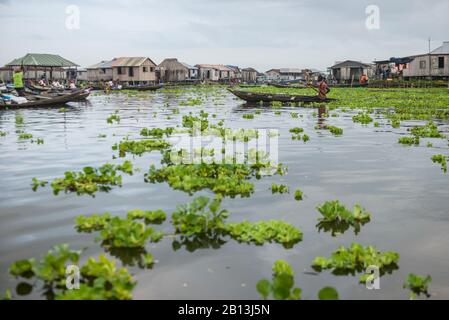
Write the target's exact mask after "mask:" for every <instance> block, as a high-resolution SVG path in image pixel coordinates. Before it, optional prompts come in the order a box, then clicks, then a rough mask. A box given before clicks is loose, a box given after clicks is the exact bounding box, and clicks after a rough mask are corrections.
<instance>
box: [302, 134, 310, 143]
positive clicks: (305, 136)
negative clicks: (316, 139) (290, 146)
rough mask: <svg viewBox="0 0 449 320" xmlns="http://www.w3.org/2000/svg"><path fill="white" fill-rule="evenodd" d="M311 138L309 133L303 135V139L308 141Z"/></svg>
mask: <svg viewBox="0 0 449 320" xmlns="http://www.w3.org/2000/svg"><path fill="white" fill-rule="evenodd" d="M309 140H310V137H309V136H308V135H307V134H303V135H302V141H304V142H307V141H309Z"/></svg>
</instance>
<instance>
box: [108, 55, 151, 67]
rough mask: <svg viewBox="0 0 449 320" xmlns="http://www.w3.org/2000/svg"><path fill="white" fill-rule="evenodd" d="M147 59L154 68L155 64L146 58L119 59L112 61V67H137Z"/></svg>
mask: <svg viewBox="0 0 449 320" xmlns="http://www.w3.org/2000/svg"><path fill="white" fill-rule="evenodd" d="M147 59H148V60H150V61H151V63H152V64H154V65H155V66H156V64H155V63H154V62H153V61H152V60H151V59H150V58H148V57H119V58H115V59H112V67H138V66H141V65H142V64H143V63H144V62H145V61H146V60H147Z"/></svg>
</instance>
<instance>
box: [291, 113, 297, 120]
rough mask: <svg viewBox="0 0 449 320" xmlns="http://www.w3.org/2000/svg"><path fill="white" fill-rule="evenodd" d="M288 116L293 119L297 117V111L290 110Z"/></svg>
mask: <svg viewBox="0 0 449 320" xmlns="http://www.w3.org/2000/svg"><path fill="white" fill-rule="evenodd" d="M290 116H291V117H292V118H294V119H296V118H298V113H297V112H290Z"/></svg>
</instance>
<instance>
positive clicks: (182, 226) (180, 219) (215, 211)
mask: <svg viewBox="0 0 449 320" xmlns="http://www.w3.org/2000/svg"><path fill="white" fill-rule="evenodd" d="M220 206H221V200H220V199H213V200H210V199H209V198H207V197H204V196H201V197H197V198H195V199H194V200H193V201H192V202H191V203H189V204H183V205H178V206H177V208H176V211H175V212H173V214H172V216H171V222H172V224H173V226H174V227H175V230H176V233H179V234H182V235H184V236H188V237H189V236H193V235H202V234H208V233H217V232H218V233H220V232H222V231H223V230H225V220H226V219H227V218H228V216H229V213H228V211H227V210H223V209H221V208H220Z"/></svg>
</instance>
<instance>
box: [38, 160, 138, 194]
mask: <svg viewBox="0 0 449 320" xmlns="http://www.w3.org/2000/svg"><path fill="white" fill-rule="evenodd" d="M118 172H123V173H126V174H130V175H131V174H133V165H132V163H131V162H130V161H128V160H127V161H125V162H123V164H121V165H114V164H110V163H107V164H104V165H102V166H101V167H99V168H94V167H84V168H83V169H82V170H81V171H66V172H65V173H64V177H63V178H56V179H54V180H53V181H52V182H51V184H50V185H51V187H52V188H53V193H54V194H55V195H58V194H59V193H60V192H61V191H64V192H65V193H70V192H76V194H78V195H83V194H88V195H91V196H93V195H94V194H95V193H96V192H97V191H103V192H107V191H109V190H111V189H112V187H113V186H121V185H122V176H121V175H120V174H118ZM46 184H47V182H46V181H39V180H38V179H36V178H33V180H32V188H33V190H34V191H36V190H37V188H38V187H44V186H45V185H46Z"/></svg>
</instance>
